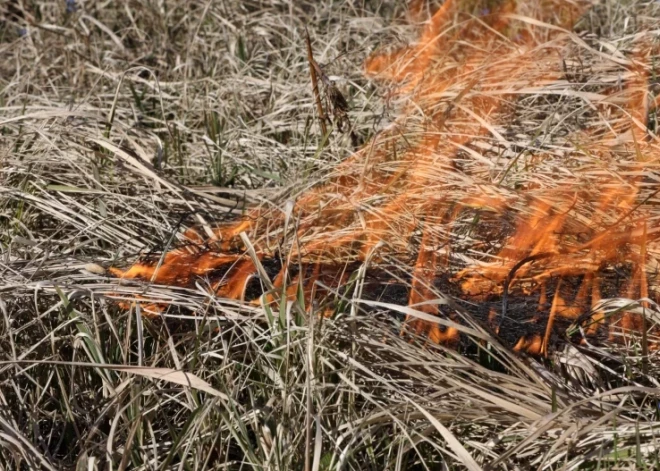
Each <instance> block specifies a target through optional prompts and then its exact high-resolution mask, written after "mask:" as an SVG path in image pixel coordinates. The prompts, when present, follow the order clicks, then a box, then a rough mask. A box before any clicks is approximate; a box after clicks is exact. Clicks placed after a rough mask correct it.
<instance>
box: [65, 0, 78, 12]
mask: <svg viewBox="0 0 660 471" xmlns="http://www.w3.org/2000/svg"><path fill="white" fill-rule="evenodd" d="M77 11H78V5H76V0H66V12H67V13H75V12H77Z"/></svg>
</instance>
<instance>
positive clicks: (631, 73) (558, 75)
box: [112, 0, 660, 354]
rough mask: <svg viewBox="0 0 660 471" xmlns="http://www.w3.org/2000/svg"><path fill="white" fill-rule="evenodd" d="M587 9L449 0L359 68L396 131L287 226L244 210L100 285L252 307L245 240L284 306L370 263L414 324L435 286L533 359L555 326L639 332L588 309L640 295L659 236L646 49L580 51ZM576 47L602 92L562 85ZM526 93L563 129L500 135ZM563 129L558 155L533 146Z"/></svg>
mask: <svg viewBox="0 0 660 471" xmlns="http://www.w3.org/2000/svg"><path fill="white" fill-rule="evenodd" d="M478 4H479V5H482V8H481V9H479V8H478ZM483 5H487V6H488V8H485V7H483ZM590 6H591V2H589V1H580V0H577V1H563V0H540V1H538V2H514V1H502V0H499V1H489V2H485V1H484V0H481V1H480V2H479V3H478V2H475V1H474V0H473V1H467V0H466V1H455V0H446V1H445V2H444V3H443V4H442V6H441V7H440V8H439V9H438V10H437V12H436V13H435V14H434V15H433V16H432V17H431V18H430V19H429V20H428V21H426V22H425V24H424V26H423V28H422V31H421V34H420V39H419V41H418V42H417V43H416V44H414V45H412V46H410V47H407V48H404V49H401V50H398V51H395V52H391V53H387V54H379V55H375V56H373V57H371V58H369V59H368V60H367V62H366V65H365V69H366V73H367V74H368V75H369V76H371V77H373V78H374V79H375V80H379V81H381V82H383V83H386V84H389V85H390V86H392V87H393V88H394V91H393V94H392V98H393V99H394V100H395V101H396V102H398V103H400V112H399V118H398V119H397V120H396V122H395V123H393V124H392V125H391V126H389V127H388V128H387V129H385V130H384V131H382V132H381V133H380V134H378V135H377V136H376V137H374V138H373V139H372V140H371V142H369V143H367V144H366V145H365V146H364V148H363V149H361V150H360V151H358V152H356V153H355V154H354V155H352V156H351V157H350V158H348V159H347V160H345V161H344V162H342V163H341V164H339V165H338V166H337V167H336V169H335V171H334V172H333V173H332V175H330V176H329V178H328V179H327V181H326V182H325V183H324V184H322V185H320V186H318V187H316V188H314V189H312V190H310V191H307V192H305V193H303V194H301V195H299V196H298V198H297V200H296V201H295V206H294V210H293V214H294V216H295V217H291V218H287V217H286V215H285V214H284V213H282V212H280V211H278V210H276V209H258V210H255V211H253V212H252V213H251V214H249V215H248V216H247V217H246V218H245V219H244V220H241V221H239V222H238V223H235V224H233V225H229V226H226V227H221V228H218V229H217V230H215V232H214V236H213V238H212V239H211V240H206V237H204V236H202V235H201V234H200V233H198V232H197V231H196V230H195V229H190V230H188V232H186V234H185V238H186V239H187V240H188V241H189V242H191V243H200V242H202V241H204V242H205V243H207V247H210V248H208V249H204V250H201V249H191V248H190V247H188V248H181V249H177V250H174V251H171V252H169V253H167V254H166V255H165V257H164V259H163V260H162V262H161V263H159V264H153V263H152V264H146V263H137V264H135V265H134V266H132V267H131V268H130V269H128V270H126V271H121V270H118V269H112V272H113V273H114V274H115V275H117V276H119V277H122V278H140V279H145V280H150V281H153V282H155V283H162V284H174V285H182V286H185V285H189V284H191V283H192V282H193V281H194V280H195V279H196V278H197V277H209V279H212V280H215V285H214V289H215V290H216V292H217V294H218V295H220V296H224V297H228V298H233V299H246V298H251V299H246V301H254V300H255V299H258V298H259V297H260V296H261V294H262V293H261V292H257V293H253V294H252V295H251V294H250V293H249V292H248V291H249V289H248V287H249V286H250V283H251V280H254V279H255V277H256V276H257V268H256V267H255V264H254V262H253V261H252V259H251V258H250V256H248V255H247V254H246V253H245V250H246V247H245V244H244V239H242V238H241V237H240V234H241V233H245V234H247V236H248V239H249V240H250V241H251V243H252V245H253V246H254V247H255V251H256V257H257V258H258V259H259V260H261V261H263V263H264V265H267V264H270V265H269V266H270V267H271V269H272V279H273V284H274V286H275V287H276V288H281V287H282V286H285V285H286V286H289V287H290V288H289V290H288V293H287V295H288V296H292V297H293V296H295V295H296V290H297V289H298V284H300V285H302V287H303V291H304V293H305V294H306V296H307V299H306V305H307V306H311V305H312V302H311V301H313V299H312V298H318V297H319V296H322V295H323V294H327V293H325V290H326V289H337V288H338V287H340V286H342V285H344V284H346V283H347V281H348V280H349V277H350V275H351V274H352V272H354V271H355V270H356V269H357V268H358V267H360V266H361V265H362V264H363V263H365V261H366V260H367V259H369V264H368V267H367V271H368V272H373V273H377V274H374V275H373V276H372V278H373V279H372V281H373V286H376V285H380V286H381V288H382V287H383V286H388V285H391V284H392V283H394V284H396V278H397V277H398V276H403V275H401V274H402V273H407V274H408V276H409V280H410V282H409V283H408V285H409V288H410V289H409V293H408V302H409V304H410V305H411V306H415V307H416V309H418V310H420V311H423V312H426V313H429V314H440V312H439V311H438V307H437V304H432V303H428V302H427V301H432V300H433V299H435V298H436V297H437V294H435V293H437V291H438V289H440V290H442V289H443V288H442V286H441V287H440V288H439V285H438V283H439V280H444V281H443V283H445V285H444V286H445V287H447V289H450V288H451V289H453V290H455V291H456V294H457V296H458V297H462V298H464V299H470V300H474V301H481V302H482V303H484V306H490V307H488V309H487V313H485V314H484V323H485V324H487V325H489V326H490V327H491V328H492V329H493V330H494V331H495V332H497V333H498V335H500V336H504V335H509V334H507V332H509V331H511V333H510V335H513V336H514V341H512V342H511V345H512V347H513V348H514V349H515V350H518V351H526V352H529V353H534V354H547V353H548V351H549V346H550V344H551V341H552V336H553V333H554V332H555V330H556V328H560V327H561V328H565V327H566V326H567V325H568V324H571V323H574V322H579V323H581V324H582V325H583V326H584V332H585V333H586V334H588V335H596V334H597V333H598V332H599V330H602V328H603V327H605V323H606V320H607V327H606V329H607V332H608V336H609V337H610V338H611V339H612V340H614V339H616V338H620V337H621V334H625V335H629V334H631V333H634V332H639V330H640V329H641V328H643V326H644V325H645V324H644V323H643V320H642V319H641V316H639V315H638V314H631V313H626V312H624V313H619V314H617V316H613V317H610V318H607V319H606V316H605V314H604V313H603V311H602V310H598V309H597V308H598V306H599V301H600V300H601V299H603V298H611V297H617V296H624V297H629V298H633V299H638V298H649V297H654V296H655V292H653V286H654V283H655V281H654V280H650V272H651V270H652V267H651V262H652V261H654V260H655V258H653V257H654V256H655V250H656V247H657V241H658V232H659V229H658V227H657V223H656V219H657V217H650V216H649V214H650V209H651V207H652V204H651V203H652V201H653V197H654V196H655V193H654V188H653V187H654V186H655V185H657V179H655V180H654V179H653V178H650V177H652V170H653V169H654V168H655V166H656V165H657V164H658V162H659V158H660V146H659V141H658V138H657V137H656V136H654V135H652V134H651V133H650V132H649V131H648V130H647V128H646V122H647V117H648V114H649V112H650V111H651V110H652V109H653V108H654V107H656V106H657V103H655V102H653V101H652V100H651V98H650V94H649V78H650V76H651V58H652V56H653V54H656V55H657V54H658V52H659V51H658V46H657V45H656V46H653V43H652V42H651V41H650V40H649V41H646V40H645V39H644V38H645V36H643V35H640V38H641V39H640V40H639V41H637V42H635V44H634V48H633V50H632V51H630V53H629V54H628V55H627V56H625V55H623V54H621V53H618V52H617V53H611V54H610V53H607V54H605V53H603V52H601V51H600V50H596V49H594V48H593V47H591V46H590V45H589V44H588V43H586V42H585V40H584V39H582V38H581V37H580V36H578V35H577V34H575V33H572V32H571V29H572V28H573V26H574V24H575V23H576V22H577V21H578V19H579V18H580V17H581V15H582V14H583V13H584V12H585V11H586V9H587V8H588V7H590ZM424 11H425V7H424V4H423V2H421V1H419V0H414V1H412V2H411V5H410V17H411V18H413V19H414V20H418V19H419V18H420V17H421V16H422V15H423V12H424ZM654 47H655V50H654ZM575 50H577V51H579V52H580V53H586V54H591V55H592V56H594V57H595V58H596V59H598V60H597V61H596V62H595V63H596V65H595V66H594V67H597V68H600V69H598V70H595V71H594V70H592V71H591V72H592V73H594V74H600V75H599V76H600V77H603V80H600V81H598V82H597V83H586V82H585V85H584V86H580V83H576V84H573V83H572V82H574V81H575V82H579V77H576V76H574V75H572V74H571V72H570V71H569V70H568V66H567V64H566V60H565V59H562V54H564V52H566V51H575ZM577 73H578V72H575V74H577ZM612 77H614V78H615V79H612ZM567 82H571V83H567ZM530 97H541V98H542V99H544V100H546V101H547V102H548V103H550V104H552V100H555V102H558V100H577V102H579V103H580V105H579V106H578V107H576V108H575V110H574V112H568V113H567V114H565V115H563V116H555V115H554V114H553V113H554V112H553V111H552V109H551V107H550V111H549V112H548V116H547V117H545V118H543V119H539V118H536V121H534V122H533V123H532V125H533V126H537V127H538V124H539V123H540V122H541V121H542V122H543V125H542V128H541V129H537V130H535V133H536V134H535V136H530V137H529V139H528V141H530V142H526V143H520V142H518V140H519V139H521V138H520V137H517V136H515V135H513V136H508V135H506V128H507V126H510V125H512V124H515V123H516V122H518V121H521V120H524V118H521V117H520V116H519V113H520V110H521V109H523V110H524V106H525V105H524V103H523V104H521V103H522V102H523V101H524V100H525V99H528V98H530ZM571 113H573V115H571ZM555 114H556V113H555ZM581 120H582V121H581ZM569 122H570V123H572V124H571V126H568V124H567V123H569ZM523 124H524V123H521V124H520V127H522V126H523ZM562 126H563V127H564V128H567V129H568V131H567V133H565V135H564V137H563V138H562V139H563V140H562V141H561V142H556V143H551V145H545V144H544V143H543V142H542V141H543V140H544V139H546V137H544V136H551V135H552V132H551V131H552V129H551V128H554V129H559V128H562ZM514 134H515V133H514ZM547 139H550V137H548V138H547ZM540 168H542V169H543V170H542V171H541V170H539V171H537V170H535V169H540ZM548 168H554V169H555V170H554V174H553V173H551V172H549V171H548V170H547V169H548ZM280 256H281V257H285V260H283V261H280V259H279V257H280ZM294 265H295V268H294ZM299 266H300V267H302V270H301V269H299V268H298V267H299ZM387 273H390V275H389V276H388V275H387ZM392 273H395V274H396V276H394V275H391V274H392ZM218 274H220V275H218ZM323 287H327V288H323ZM374 289H375V288H374ZM649 290H651V291H649ZM277 296H278V294H277V293H276V292H270V293H268V296H267V297H266V298H265V299H266V301H274V300H276V297H277ZM514 299H533V300H534V301H533V302H534V305H525V306H523V307H520V306H514V305H513V301H512V300H514ZM493 301H496V302H497V304H493ZM488 303H490V304H488ZM518 304H520V303H518ZM528 304H529V303H528ZM500 305H501V308H500V307H499V306H500ZM493 306H497V307H496V308H495V307H493ZM442 314H444V315H449V316H450V317H451V316H452V315H453V314H452V313H451V312H443V313H442ZM521 316H525V317H524V320H521ZM558 326H560V327H558ZM562 326H563V327H562ZM410 327H411V329H412V331H415V332H418V333H427V334H428V336H429V338H430V339H431V340H432V341H435V342H441V343H446V344H455V343H457V342H458V341H459V332H458V330H456V329H453V328H446V329H442V328H440V327H439V326H438V325H436V324H427V323H425V322H422V321H419V320H413V321H411V322H410Z"/></svg>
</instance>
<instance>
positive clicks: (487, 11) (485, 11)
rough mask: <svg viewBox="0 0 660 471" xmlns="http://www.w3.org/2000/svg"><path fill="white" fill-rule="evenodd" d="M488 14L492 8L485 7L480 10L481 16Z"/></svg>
mask: <svg viewBox="0 0 660 471" xmlns="http://www.w3.org/2000/svg"><path fill="white" fill-rule="evenodd" d="M486 15H490V8H484V9H482V10H480V11H479V16H486Z"/></svg>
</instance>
